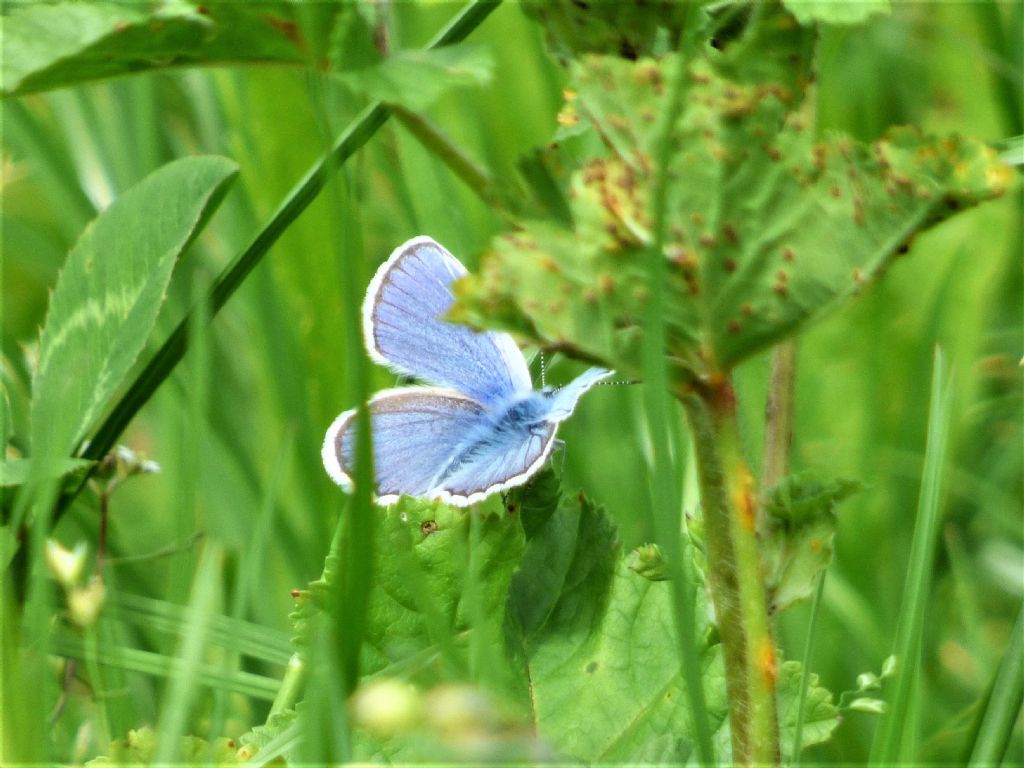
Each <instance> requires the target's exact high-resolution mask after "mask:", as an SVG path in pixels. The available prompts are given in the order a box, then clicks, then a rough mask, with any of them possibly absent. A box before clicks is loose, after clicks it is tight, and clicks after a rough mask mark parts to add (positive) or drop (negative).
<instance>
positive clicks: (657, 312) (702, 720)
mask: <svg viewBox="0 0 1024 768" xmlns="http://www.w3.org/2000/svg"><path fill="white" fill-rule="evenodd" d="M687 60H688V57H687V56H686V55H685V54H684V53H680V54H679V66H678V69H677V71H676V72H674V73H673V74H674V77H673V80H672V83H671V86H670V88H671V91H670V97H669V101H668V105H669V109H668V110H667V112H666V114H665V115H663V116H662V122H661V124H660V126H659V127H660V130H661V133H660V142H659V144H658V152H657V156H656V158H655V160H656V162H657V171H656V177H655V182H654V186H653V193H652V200H651V211H652V219H653V221H654V227H653V242H652V243H651V245H650V253H649V257H648V262H649V263H648V290H649V297H648V302H647V310H648V311H647V315H646V317H645V318H644V320H645V322H644V348H643V364H644V381H645V384H646V385H645V387H644V413H645V416H646V418H647V424H648V428H649V430H650V435H651V444H652V449H653V467H652V475H653V482H652V487H651V503H652V506H651V511H650V514H651V517H652V523H653V526H652V527H653V530H654V533H655V538H656V539H657V540H658V543H659V544H660V545H661V546H662V547H663V549H664V552H665V556H666V562H667V563H668V566H669V568H670V569H671V570H670V575H671V577H672V596H673V602H674V608H675V625H676V634H677V636H678V643H679V659H680V662H681V664H682V668H683V674H684V677H685V682H686V695H687V703H688V705H689V708H690V717H691V721H692V723H693V730H694V733H693V738H694V742H695V744H696V748H697V758H698V762H699V764H701V765H713V764H714V760H715V754H714V748H713V746H712V742H711V726H710V722H709V719H708V713H707V704H706V700H705V696H704V684H703V679H702V676H701V661H700V652H699V650H698V647H697V636H696V633H695V631H694V610H695V604H694V594H695V589H694V585H693V577H692V574H691V569H690V568H689V567H688V566H687V562H686V560H687V559H688V558H689V557H690V554H689V551H688V549H687V548H686V547H685V545H684V542H683V532H682V531H683V524H682V520H681V516H682V498H681V493H680V479H681V478H680V477H679V475H678V474H677V473H676V471H675V470H676V469H677V467H678V466H679V465H680V464H681V462H679V461H678V458H679V452H680V449H681V446H682V445H683V440H682V438H681V436H680V434H679V426H678V425H679V421H680V414H679V412H678V409H677V408H673V401H672V399H671V397H670V396H669V392H670V384H669V372H668V367H667V361H666V359H665V355H666V348H667V346H666V332H665V303H666V291H665V283H666V282H667V281H666V275H665V273H666V267H667V262H666V260H665V256H664V253H663V249H664V243H665V237H666V228H667V190H668V184H669V181H668V177H667V174H668V165H669V156H670V153H671V151H672V147H671V136H672V130H673V128H674V125H675V122H676V120H677V119H678V117H679V114H680V111H681V109H682V102H683V96H684V90H685V82H686V62H687ZM673 444H674V445H675V446H676V449H677V450H676V457H675V459H674V458H673V456H672V446H673Z"/></svg>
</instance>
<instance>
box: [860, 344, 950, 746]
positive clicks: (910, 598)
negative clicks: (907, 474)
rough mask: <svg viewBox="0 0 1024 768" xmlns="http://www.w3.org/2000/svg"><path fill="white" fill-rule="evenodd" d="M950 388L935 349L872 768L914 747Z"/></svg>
mask: <svg viewBox="0 0 1024 768" xmlns="http://www.w3.org/2000/svg"><path fill="white" fill-rule="evenodd" d="M951 406H952V397H951V387H950V385H949V382H948V381H947V376H946V372H945V364H944V361H943V356H942V350H941V349H939V348H936V350H935V360H934V366H933V369H932V387H931V405H930V408H929V414H928V443H927V446H926V448H925V456H924V475H923V477H922V479H921V493H920V497H919V499H918V508H917V523H916V524H915V526H914V536H913V540H912V543H911V550H910V563H909V565H908V568H907V581H906V586H905V587H904V590H903V605H902V607H901V609H900V619H899V624H898V626H897V628H896V644H895V649H894V653H895V655H896V658H897V659H898V660H899V671H898V673H897V675H896V679H895V681H894V685H893V693H892V699H891V701H890V702H889V704H890V706H889V710H888V712H887V713H886V714H885V715H884V716H883V719H882V722H881V724H880V725H879V728H878V731H877V733H876V734H875V741H874V744H872V748H871V764H872V765H893V764H895V763H898V762H899V761H900V759H901V755H902V753H903V749H904V745H905V744H908V742H909V743H913V742H914V741H915V740H916V739H915V737H914V735H913V733H914V731H915V730H916V723H915V721H914V719H913V717H912V714H913V712H914V711H915V710H916V709H917V708H916V707H915V702H914V699H915V698H917V695H918V693H917V686H916V685H915V682H916V678H917V666H918V662H919V661H920V656H921V638H922V634H923V632H924V617H925V609H926V608H927V603H928V592H929V588H930V586H931V567H932V562H933V561H934V559H935V547H936V545H937V543H938V525H939V517H940V514H939V513H940V511H941V507H940V504H939V502H940V499H941V491H942V479H943V477H942V469H943V465H944V463H945V457H946V444H947V438H948V436H949V428H950V422H951V420H952V417H951Z"/></svg>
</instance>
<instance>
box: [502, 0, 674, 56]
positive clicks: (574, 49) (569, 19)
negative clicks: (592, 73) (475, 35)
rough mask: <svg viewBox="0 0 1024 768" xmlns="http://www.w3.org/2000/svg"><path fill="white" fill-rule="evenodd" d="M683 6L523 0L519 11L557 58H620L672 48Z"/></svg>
mask: <svg viewBox="0 0 1024 768" xmlns="http://www.w3.org/2000/svg"><path fill="white" fill-rule="evenodd" d="M686 6H687V4H686V3H680V2H676V0H654V1H653V2H650V1H648V2H634V3H624V2H621V0H592V1H591V2H585V3H584V2H579V0H575V2H574V0H524V2H523V3H522V8H523V11H524V12H525V13H526V15H527V16H529V17H530V18H532V19H534V20H535V21H537V22H538V23H539V24H540V25H541V26H542V27H544V31H545V36H546V39H547V43H548V47H549V48H550V49H551V51H552V52H553V53H554V54H555V55H556V56H557V57H558V58H559V59H560V60H563V61H564V60H567V59H572V58H574V57H576V56H578V55H580V54H584V53H608V54H613V55H617V56H623V57H625V58H636V57H637V56H649V55H651V54H655V53H664V52H666V51H667V50H674V49H675V47H676V45H677V44H678V41H679V36H680V34H681V33H682V31H683V29H684V27H685V21H686V17H687V8H686Z"/></svg>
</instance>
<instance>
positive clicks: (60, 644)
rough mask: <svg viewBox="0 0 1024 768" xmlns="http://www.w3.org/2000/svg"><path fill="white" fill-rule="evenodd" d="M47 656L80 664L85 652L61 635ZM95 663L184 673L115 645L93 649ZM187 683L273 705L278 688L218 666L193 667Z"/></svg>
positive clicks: (169, 659)
mask: <svg viewBox="0 0 1024 768" xmlns="http://www.w3.org/2000/svg"><path fill="white" fill-rule="evenodd" d="M49 652H50V653H53V654H55V655H58V656H66V657H68V658H69V659H83V660H84V659H85V658H86V655H87V653H88V649H87V648H86V645H85V641H84V640H83V639H82V638H81V637H78V636H76V635H72V634H70V633H68V632H62V633H58V634H56V635H55V636H54V637H53V639H52V640H51V641H50V645H49ZM96 661H97V663H99V664H103V665H105V666H108V667H116V668H117V669H123V670H127V671H129V672H140V673H142V674H144V675H151V676H153V677H160V678H166V679H178V678H182V679H184V678H183V677H182V676H183V675H184V674H185V673H186V672H187V671H188V670H187V669H186V667H185V665H184V664H182V662H181V659H180V658H176V657H173V656H165V655H164V654H162V653H153V652H152V651H141V650H139V649H137V648H126V647H124V646H117V645H110V646H104V645H101V646H99V647H97V649H96ZM188 682H189V684H191V685H203V686H207V687H209V688H223V689H224V690H227V691H232V692H233V693H239V694H241V695H243V696H250V697H252V698H254V699H259V700H260V701H273V699H274V696H275V695H276V694H277V689H278V686H279V685H280V683H279V682H278V681H277V680H275V679H274V678H271V677H265V676H263V675H257V674H255V673H253V672H240V671H237V670H234V671H231V672H225V671H224V670H223V669H221V668H220V666H218V665H212V664H199V665H196V666H195V668H194V669H193V670H192V677H191V678H188Z"/></svg>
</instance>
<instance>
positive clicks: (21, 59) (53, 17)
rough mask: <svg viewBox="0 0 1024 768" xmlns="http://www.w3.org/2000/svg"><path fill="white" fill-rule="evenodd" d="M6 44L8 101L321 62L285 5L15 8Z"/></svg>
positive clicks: (264, 1) (276, 1) (2, 79)
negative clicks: (194, 69)
mask: <svg viewBox="0 0 1024 768" xmlns="http://www.w3.org/2000/svg"><path fill="white" fill-rule="evenodd" d="M327 26H328V27H329V23H328V24H327ZM3 42H4V56H3V71H2V74H0V84H2V90H3V93H4V95H7V96H10V95H16V94H23V93H32V92H35V91H44V90H50V89H53V88H60V87H64V86H68V85H75V84H77V83H82V82H87V81H89V80H96V79H99V78H104V77H114V76H117V75H125V74H130V73H133V72H140V71H145V70H150V69H159V68H165V67H171V66H195V65H202V64H242V63H250V64H253V63H279V64H305V63H307V62H308V61H309V58H310V56H311V55H314V52H313V51H310V50H309V47H310V41H308V40H305V39H303V37H302V35H301V28H300V26H299V25H298V24H297V23H296V18H295V9H294V4H293V3H287V2H281V1H280V0H273V1H268V0H258V1H257V2H253V3H235V2H212V3H205V4H195V5H193V4H190V3H187V2H168V3H135V2H120V3H118V2H97V3H80V2H58V3H40V2H12V3H10V4H9V12H8V15H6V16H5V17H4V18H3Z"/></svg>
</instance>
